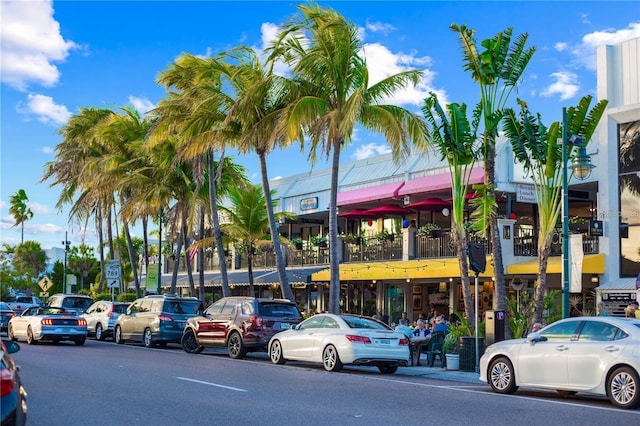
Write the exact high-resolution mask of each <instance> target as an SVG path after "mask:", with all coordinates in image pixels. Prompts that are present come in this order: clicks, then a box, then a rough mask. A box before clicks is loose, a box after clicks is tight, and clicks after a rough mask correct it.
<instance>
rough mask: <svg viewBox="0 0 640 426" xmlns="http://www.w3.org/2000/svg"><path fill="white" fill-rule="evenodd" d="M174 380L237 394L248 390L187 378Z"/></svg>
mask: <svg viewBox="0 0 640 426" xmlns="http://www.w3.org/2000/svg"><path fill="white" fill-rule="evenodd" d="M176 379H178V380H185V381H187V382H194V383H200V384H203V385H209V386H215V387H217V388H223V389H229V390H233V391H237V392H248V390H246V389H240V388H234V387H231V386H225V385H219V384H216V383H211V382H205V381H202V380H196V379H189V378H188V377H176Z"/></svg>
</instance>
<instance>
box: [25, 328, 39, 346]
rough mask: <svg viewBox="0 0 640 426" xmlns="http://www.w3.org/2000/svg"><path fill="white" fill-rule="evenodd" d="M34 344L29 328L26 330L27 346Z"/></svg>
mask: <svg viewBox="0 0 640 426" xmlns="http://www.w3.org/2000/svg"><path fill="white" fill-rule="evenodd" d="M36 343H38V342H36V339H35V338H34V337H33V330H31V327H28V328H27V345H35V344H36Z"/></svg>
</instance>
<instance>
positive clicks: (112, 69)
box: [0, 0, 640, 249]
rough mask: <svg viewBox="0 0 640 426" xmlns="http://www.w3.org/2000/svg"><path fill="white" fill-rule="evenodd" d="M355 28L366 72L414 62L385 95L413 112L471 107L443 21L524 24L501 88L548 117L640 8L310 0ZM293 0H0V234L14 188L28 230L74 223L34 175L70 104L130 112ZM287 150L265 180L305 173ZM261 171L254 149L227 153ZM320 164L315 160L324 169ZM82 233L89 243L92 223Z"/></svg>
mask: <svg viewBox="0 0 640 426" xmlns="http://www.w3.org/2000/svg"><path fill="white" fill-rule="evenodd" d="M319 3H320V4H321V5H325V6H330V7H333V8H335V9H336V10H338V11H339V12H341V13H342V14H343V15H344V16H346V17H347V18H348V19H349V20H351V21H352V22H353V23H355V24H356V25H357V26H358V27H360V28H361V35H362V40H363V43H364V54H365V56H366V58H367V63H368V65H369V69H370V73H371V79H372V80H374V81H375V80H379V79H380V78H382V77H384V76H386V75H390V74H393V73H396V72H399V71H402V70H406V69H420V70H423V71H424V78H423V80H422V82H421V83H420V85H419V86H418V87H417V88H415V89H412V90H408V91H406V92H404V93H401V94H399V95H398V96H397V98H395V99H393V100H391V101H392V102H393V103H396V104H399V105H403V106H405V107H406V108H409V109H413V110H416V111H417V110H418V109H419V108H420V105H421V104H422V100H423V99H424V98H425V97H426V96H427V94H428V92H429V91H435V92H437V93H438V95H439V96H440V98H441V102H442V103H444V102H459V103H462V102H466V103H468V104H475V103H476V102H477V100H478V97H479V93H478V89H477V87H476V86H475V85H473V83H472V82H471V79H470V77H469V76H468V75H467V74H465V72H464V71H463V69H462V54H461V50H460V47H459V44H458V39H457V37H456V34H455V33H453V32H452V31H450V30H449V26H450V25H451V24H452V23H456V24H466V25H467V26H468V27H470V28H473V29H475V30H476V36H477V38H478V40H483V39H485V38H489V37H492V36H494V35H495V34H496V33H497V32H499V31H502V30H504V29H505V28H507V27H513V29H514V34H520V33H525V32H526V33H528V34H529V42H528V44H529V45H533V46H536V48H537V51H536V54H535V55H534V57H533V59H532V61H531V63H530V65H529V67H528V69H527V71H526V73H525V75H524V78H523V81H522V84H521V86H520V87H519V89H518V93H517V94H516V95H515V96H513V97H512V100H513V101H515V97H516V96H518V97H521V98H523V99H525V100H526V101H527V102H528V104H529V105H530V107H531V109H532V110H533V111H538V112H540V113H541V114H542V117H543V120H544V121H545V122H546V123H550V122H551V121H556V120H559V119H560V116H561V112H562V107H565V106H571V105H574V104H576V103H577V101H578V99H579V98H580V97H582V96H584V95H587V94H592V95H595V93H596V92H595V90H596V73H595V54H596V47H597V46H598V45H602V44H614V43H619V42H621V41H624V40H629V39H632V38H636V37H640V4H639V3H637V2H631V1H622V2H615V1H606V2H601V1H587V2H580V1H571V2H555V1H521V2H497V1H495V2H476V1H468V2H467V1H408V2H402V1H373V2H368V1H337V2H319ZM298 4H300V2H291V1H258V2H246V1H228V2H224V1H196V2H186V1H182V2H174V1H139V2H127V1H107V2H93V1H54V2H51V1H5V0H2V2H1V3H0V8H1V10H0V24H1V30H0V31H1V37H2V39H1V49H2V50H1V56H2V61H1V62H0V67H1V86H0V87H1V92H0V96H1V108H2V110H1V111H2V113H1V116H0V119H1V123H0V125H1V127H0V136H1V150H0V157H1V158H0V160H1V164H0V166H1V168H0V181H1V184H0V219H1V220H0V226H1V227H0V233H1V235H0V243H7V244H10V245H14V244H17V243H19V242H20V227H12V226H13V224H14V220H13V218H12V217H11V216H10V215H9V198H10V196H11V195H13V194H15V193H16V192H17V191H18V190H19V189H24V190H25V191H26V193H27V195H28V197H29V200H30V201H29V206H30V208H31V210H32V211H33V213H34V217H33V219H32V220H31V221H29V222H27V223H26V225H25V240H35V241H38V242H40V243H41V245H42V246H43V248H45V249H47V248H51V247H60V246H61V241H62V240H64V235H65V232H68V233H69V239H70V240H71V241H72V243H73V244H79V243H80V242H81V240H82V238H83V233H82V232H81V231H80V229H79V228H78V227H77V225H72V224H69V223H68V220H67V219H68V218H67V211H68V208H66V207H65V208H64V209H63V210H62V211H61V212H58V211H57V210H56V208H55V204H56V201H57V199H58V197H59V195H60V189H59V188H56V187H53V188H50V187H49V185H48V183H38V182H39V180H40V178H41V177H42V174H43V170H44V165H45V163H47V162H48V161H52V160H54V149H55V146H56V145H57V144H58V143H59V142H60V137H59V136H58V134H57V130H58V129H59V128H60V127H61V126H63V125H64V124H65V123H66V121H67V120H68V119H69V117H70V116H71V115H73V114H75V113H77V112H78V111H79V109H80V108H81V107H113V108H116V107H118V106H123V105H134V106H135V107H136V108H138V109H139V110H140V111H141V112H143V113H144V112H146V111H148V110H149V109H151V108H153V107H154V106H155V105H156V104H157V103H158V101H160V100H161V99H162V98H163V97H164V96H165V92H164V89H163V88H162V87H161V86H159V85H158V84H156V83H155V80H156V77H157V75H158V73H159V72H161V71H163V70H165V69H166V68H167V66H168V65H169V64H170V63H171V62H172V61H173V60H174V59H175V58H176V57H178V56H179V55H180V54H181V53H183V52H187V53H191V54H195V55H211V54H216V53H219V52H221V51H224V50H227V49H230V48H233V47H236V46H239V45H248V46H252V47H254V48H256V49H263V48H264V47H265V46H267V44H268V42H269V41H270V40H271V39H272V38H273V37H274V34H275V33H276V32H277V29H278V26H279V25H282V24H283V23H284V22H286V21H287V20H288V18H290V17H291V16H292V15H293V14H294V13H295V12H296V9H295V6H296V5H298ZM387 151H388V146H387V144H386V143H385V141H384V139H383V138H382V137H381V136H379V135H372V134H366V133H364V132H356V134H355V138H354V140H353V142H352V144H351V145H350V146H349V147H347V149H346V150H345V151H344V152H343V154H342V160H343V161H345V162H346V161H353V160H356V159H359V158H366V157H369V156H374V155H379V154H381V153H385V152H387ZM305 160H306V154H305V153H300V151H299V149H298V148H293V149H290V150H287V151H281V152H277V153H275V154H273V155H272V156H271V157H270V158H269V161H268V166H269V171H270V177H271V178H274V177H276V176H289V175H292V174H297V173H303V172H305V171H308V170H309V165H308V164H307V162H306V161H305ZM236 161H237V162H239V163H241V164H243V165H244V166H245V167H247V169H248V171H249V174H250V176H251V178H252V179H253V180H254V181H256V182H257V181H258V180H259V176H258V174H259V167H258V162H257V160H256V159H255V158H254V157H251V156H247V157H236ZM324 166H325V163H322V162H321V163H319V164H317V165H316V168H322V167H324ZM84 240H85V242H86V243H87V244H89V245H96V237H95V235H94V233H93V232H90V231H89V232H88V233H87V234H86V235H85V236H84Z"/></svg>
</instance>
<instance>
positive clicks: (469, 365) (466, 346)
mask: <svg viewBox="0 0 640 426" xmlns="http://www.w3.org/2000/svg"><path fill="white" fill-rule="evenodd" d="M484 345H485V340H484V337H478V351H479V356H478V359H480V356H482V354H483V353H484ZM460 370H462V371H476V338H475V337H473V336H469V337H461V338H460Z"/></svg>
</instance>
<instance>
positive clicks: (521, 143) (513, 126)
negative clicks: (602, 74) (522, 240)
mask: <svg viewBox="0 0 640 426" xmlns="http://www.w3.org/2000/svg"><path fill="white" fill-rule="evenodd" d="M591 100H592V96H584V97H583V98H582V99H581V100H580V102H579V103H578V105H577V106H576V107H570V108H568V109H567V118H568V120H567V123H568V129H567V134H568V135H579V136H582V137H584V138H585V140H586V141H587V142H588V141H589V140H590V139H591V137H592V136H593V133H594V132H595V130H596V127H597V125H598V122H599V121H600V118H602V115H603V114H604V111H605V108H606V106H607V103H608V102H607V101H606V100H601V101H599V102H598V103H597V104H596V105H594V107H593V108H592V109H591V110H589V106H590V104H591ZM518 104H519V105H520V113H519V114H518V116H516V113H515V111H514V110H513V109H511V108H509V109H507V110H506V111H505V118H504V130H505V135H506V136H507V137H508V138H509V140H510V142H511V146H512V147H513V153H514V155H515V157H516V159H517V160H518V162H520V163H521V164H522V165H523V167H524V169H525V170H526V171H528V172H529V173H530V175H531V180H532V181H533V186H534V190H535V193H536V199H537V204H538V279H537V280H536V292H535V298H534V301H533V303H534V312H533V315H532V317H531V324H530V325H533V324H535V323H536V322H541V321H542V313H543V302H544V295H545V292H546V287H547V263H548V259H549V254H550V252H551V238H552V235H553V231H554V228H555V226H556V223H557V222H558V217H559V216H560V211H561V208H562V203H561V200H562V186H563V185H562V170H563V164H562V161H563V160H562V146H561V145H559V144H558V142H557V141H558V138H559V137H560V138H562V125H561V123H559V122H554V123H552V124H551V126H549V128H547V127H546V126H545V125H544V124H542V119H541V117H540V114H537V115H536V116H534V115H533V114H532V113H531V112H530V111H529V109H528V107H527V104H526V103H525V102H523V101H521V100H518ZM570 152H571V151H569V154H570Z"/></svg>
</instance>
